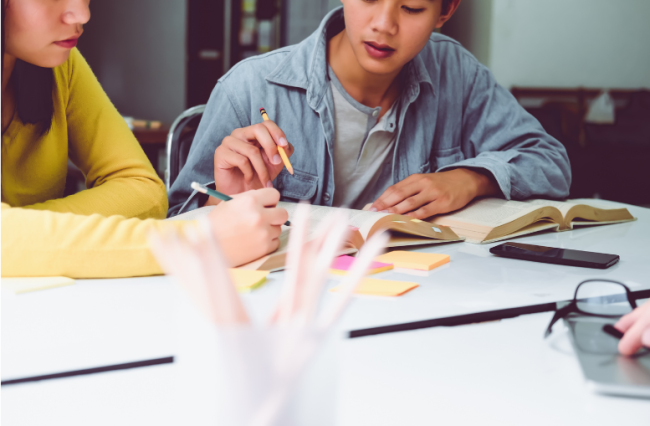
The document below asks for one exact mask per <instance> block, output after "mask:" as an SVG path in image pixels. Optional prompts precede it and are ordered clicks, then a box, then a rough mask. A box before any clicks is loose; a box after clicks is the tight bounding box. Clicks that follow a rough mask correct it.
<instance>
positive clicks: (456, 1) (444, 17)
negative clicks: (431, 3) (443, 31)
mask: <svg viewBox="0 0 650 426" xmlns="http://www.w3.org/2000/svg"><path fill="white" fill-rule="evenodd" d="M460 1H461V0H451V2H450V3H449V7H448V8H447V10H446V11H444V12H443V13H442V14H441V15H440V18H438V23H437V24H436V28H442V26H443V25H445V23H446V22H447V21H449V19H451V17H452V16H453V15H454V13H455V12H456V10H457V9H458V5H460Z"/></svg>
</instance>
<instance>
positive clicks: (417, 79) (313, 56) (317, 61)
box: [266, 6, 434, 109]
mask: <svg viewBox="0 0 650 426" xmlns="http://www.w3.org/2000/svg"><path fill="white" fill-rule="evenodd" d="M344 26H345V22H344V20H343V7H342V6H341V7H338V8H336V9H334V10H332V11H331V12H330V13H328V14H327V15H326V16H325V18H323V20H322V21H321V23H320V25H319V27H318V29H317V30H316V31H315V32H314V33H313V34H312V35H311V36H309V37H308V38H307V39H305V40H303V41H302V42H301V43H299V44H298V45H296V46H295V47H293V48H292V50H291V52H290V53H289V55H288V56H287V57H286V58H285V59H284V60H283V61H281V62H280V64H279V65H278V66H277V67H276V68H275V69H274V70H273V71H271V73H270V74H269V75H267V76H266V80H267V81H268V82H270V83H275V84H279V85H283V86H289V87H296V88H301V89H304V90H306V91H307V102H308V103H309V106H310V107H311V108H312V109H317V107H318V105H319V104H320V102H321V101H322V99H323V96H324V95H325V93H327V90H328V88H329V86H328V83H329V79H328V76H327V42H328V40H329V39H330V37H331V36H333V35H335V34H337V33H339V32H340V31H341V30H342V29H343V28H344ZM403 72H404V76H405V84H404V90H405V93H404V94H405V95H407V96H408V98H409V101H410V102H413V101H414V100H415V99H416V98H417V97H418V95H419V93H420V85H421V84H422V83H427V84H429V86H431V90H432V91H433V89H434V88H433V83H432V81H431V77H430V75H429V72H428V70H427V67H426V66H425V64H424V60H423V59H422V53H419V54H418V55H417V56H416V57H415V58H413V59H412V60H411V61H410V62H408V63H407V64H406V65H405V66H404V70H403Z"/></svg>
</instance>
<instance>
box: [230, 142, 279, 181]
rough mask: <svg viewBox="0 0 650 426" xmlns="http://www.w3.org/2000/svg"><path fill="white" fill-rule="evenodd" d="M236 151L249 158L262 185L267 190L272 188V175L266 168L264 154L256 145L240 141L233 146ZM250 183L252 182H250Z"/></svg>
mask: <svg viewBox="0 0 650 426" xmlns="http://www.w3.org/2000/svg"><path fill="white" fill-rule="evenodd" d="M232 149H233V150H234V151H236V152H237V153H239V154H241V155H243V156H245V157H246V158H248V160H249V161H250V163H251V164H252V165H253V168H254V169H255V172H256V173H257V177H258V178H259V180H260V182H261V183H262V185H264V186H265V187H266V188H271V187H272V186H273V183H272V182H271V175H270V174H269V170H268V169H267V167H266V163H265V162H264V159H263V158H262V152H261V151H260V150H259V148H257V147H256V146H255V145H251V144H249V143H247V142H242V141H239V143H237V144H233V148H232ZM248 183H250V182H248Z"/></svg>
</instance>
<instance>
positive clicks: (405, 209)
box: [390, 192, 431, 219]
mask: <svg viewBox="0 0 650 426" xmlns="http://www.w3.org/2000/svg"><path fill="white" fill-rule="evenodd" d="M428 201H431V200H427V199H426V197H425V196H424V195H423V194H422V193H421V192H419V193H417V194H415V195H413V196H412V197H408V198H407V199H405V200H403V201H402V202H400V203H398V204H396V205H395V206H393V207H391V208H390V212H391V213H395V214H406V213H409V212H412V211H415V210H418V209H419V208H420V207H422V205H424V204H426V203H427V202H428ZM418 219H419V218H418Z"/></svg>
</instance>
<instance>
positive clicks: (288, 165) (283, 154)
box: [260, 108, 293, 175]
mask: <svg viewBox="0 0 650 426" xmlns="http://www.w3.org/2000/svg"><path fill="white" fill-rule="evenodd" d="M260 114H262V118H263V119H264V121H268V119H269V116H268V115H267V114H266V110H265V109H264V108H260ZM278 152H279V153H280V158H282V162H283V163H284V166H285V167H286V168H287V170H288V171H289V173H291V174H292V175H293V166H292V165H291V163H290V162H289V157H287V153H286V152H285V151H284V148H282V147H281V146H279V145H278Z"/></svg>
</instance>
